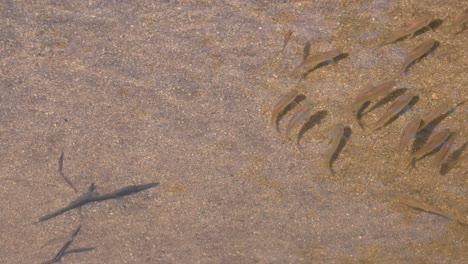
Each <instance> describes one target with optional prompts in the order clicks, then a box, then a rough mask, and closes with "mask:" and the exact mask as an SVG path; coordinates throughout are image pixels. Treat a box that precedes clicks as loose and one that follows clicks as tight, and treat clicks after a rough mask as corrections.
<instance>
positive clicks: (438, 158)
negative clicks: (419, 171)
mask: <svg viewBox="0 0 468 264" xmlns="http://www.w3.org/2000/svg"><path fill="white" fill-rule="evenodd" d="M457 137H458V132H453V133H451V134H450V136H449V138H448V139H447V141H446V142H445V144H444V145H443V146H442V147H441V148H440V150H439V151H438V152H437V153H436V154H435V155H434V159H433V160H432V164H433V166H434V167H435V168H440V166H442V164H444V163H445V162H446V161H447V158H448V156H449V154H450V149H451V148H452V146H453V144H454V143H455V140H456V139H457Z"/></svg>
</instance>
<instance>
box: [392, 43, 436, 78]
mask: <svg viewBox="0 0 468 264" xmlns="http://www.w3.org/2000/svg"><path fill="white" fill-rule="evenodd" d="M439 46H440V42H439V41H436V42H435V43H434V46H432V48H431V49H430V50H428V51H427V52H426V53H424V55H422V56H421V57H419V58H417V59H415V60H414V61H413V62H411V63H410V64H408V66H406V68H405V69H403V70H402V72H401V73H402V74H405V73H407V72H408V70H409V69H410V68H411V67H412V66H413V65H414V64H416V63H417V62H419V61H420V60H422V59H424V58H425V57H427V56H429V54H431V53H433V52H434V51H435V50H436V49H437V48H438V47H439Z"/></svg>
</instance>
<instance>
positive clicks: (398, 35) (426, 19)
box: [378, 15, 434, 47]
mask: <svg viewBox="0 0 468 264" xmlns="http://www.w3.org/2000/svg"><path fill="white" fill-rule="evenodd" d="M432 21H434V19H433V17H432V16H429V15H424V16H421V17H418V18H417V19H416V20H414V21H413V22H412V23H411V24H409V25H407V26H406V27H405V28H403V29H401V30H399V31H396V32H395V33H393V34H392V35H390V36H388V37H387V38H385V40H383V41H382V42H381V43H380V44H379V45H378V47H382V46H385V45H388V44H390V43H393V42H396V41H397V40H399V39H402V38H404V37H406V36H409V35H412V34H414V33H416V32H418V31H419V30H421V29H423V28H424V27H428V26H429V24H431V22H432Z"/></svg>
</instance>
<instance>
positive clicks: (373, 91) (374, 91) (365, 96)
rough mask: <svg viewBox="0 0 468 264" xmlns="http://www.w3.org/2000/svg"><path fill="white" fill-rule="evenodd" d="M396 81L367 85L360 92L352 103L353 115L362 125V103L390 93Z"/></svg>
mask: <svg viewBox="0 0 468 264" xmlns="http://www.w3.org/2000/svg"><path fill="white" fill-rule="evenodd" d="M395 85H396V82H394V81H388V82H383V83H381V84H379V85H377V86H371V85H369V86H366V87H365V88H364V89H362V91H360V92H359V94H358V96H357V97H356V100H355V102H354V103H353V104H352V107H351V108H352V112H353V116H354V117H355V118H356V121H357V122H358V124H359V125H360V126H362V124H361V121H360V120H359V110H360V109H361V107H362V105H363V104H364V103H366V102H368V101H372V100H374V99H376V98H378V97H380V96H383V95H388V94H389V93H390V92H391V90H392V88H393V87H395Z"/></svg>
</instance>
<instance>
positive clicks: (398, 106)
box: [373, 94, 414, 130]
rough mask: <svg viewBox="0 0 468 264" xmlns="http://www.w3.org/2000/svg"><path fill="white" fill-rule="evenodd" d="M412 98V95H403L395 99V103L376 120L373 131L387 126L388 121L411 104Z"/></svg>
mask: <svg viewBox="0 0 468 264" xmlns="http://www.w3.org/2000/svg"><path fill="white" fill-rule="evenodd" d="M413 97H414V95H412V94H404V95H402V96H400V97H398V98H397V99H395V102H393V103H392V104H391V105H390V106H389V107H388V109H387V111H385V113H383V115H382V116H381V117H380V118H379V120H377V122H376V123H375V124H374V125H373V129H374V130H377V129H379V128H381V127H383V126H384V125H385V124H387V123H388V121H390V119H392V118H393V117H395V116H396V115H398V114H399V113H400V112H401V111H402V110H403V109H404V108H405V107H406V106H407V105H408V104H409V103H410V102H411V100H412V99H413Z"/></svg>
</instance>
